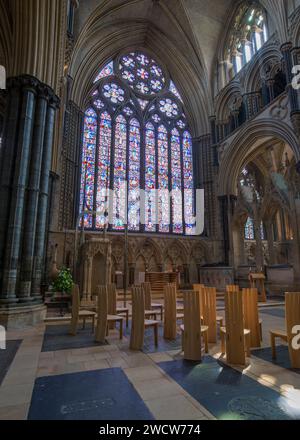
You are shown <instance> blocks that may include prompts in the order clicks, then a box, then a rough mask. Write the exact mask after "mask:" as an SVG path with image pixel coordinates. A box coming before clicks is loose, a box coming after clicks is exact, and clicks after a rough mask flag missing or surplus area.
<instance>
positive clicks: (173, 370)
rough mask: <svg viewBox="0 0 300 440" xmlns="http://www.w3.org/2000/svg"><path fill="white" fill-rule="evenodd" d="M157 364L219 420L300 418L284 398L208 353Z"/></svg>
mask: <svg viewBox="0 0 300 440" xmlns="http://www.w3.org/2000/svg"><path fill="white" fill-rule="evenodd" d="M159 366H160V368H162V369H163V370H164V371H165V372H166V373H167V374H168V375H169V376H170V377H171V378H172V379H174V380H175V381H176V382H177V383H178V384H179V385H180V386H182V387H183V388H184V389H185V390H186V391H187V392H188V393H189V394H190V395H191V396H192V397H193V398H194V399H196V400H197V401H198V402H199V403H200V404H201V405H203V406H204V407H205V408H207V409H208V411H210V412H211V413H212V414H213V415H214V416H215V417H216V418H218V419H220V420H293V419H299V420H300V408H295V407H294V405H293V404H292V402H289V400H288V399H287V398H285V397H283V396H282V395H281V394H279V393H277V392H276V391H274V390H273V389H271V388H269V387H266V386H264V385H262V384H260V383H259V382H257V381H256V380H254V379H252V378H250V377H248V376H246V375H244V374H242V373H241V372H239V371H237V370H235V369H233V368H231V367H229V366H227V365H225V364H223V363H222V362H219V361H216V360H215V359H213V358H212V357H210V356H206V357H204V359H203V362H202V363H194V362H188V361H184V360H175V361H172V362H161V363H159Z"/></svg>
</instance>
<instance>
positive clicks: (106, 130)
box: [96, 112, 112, 229]
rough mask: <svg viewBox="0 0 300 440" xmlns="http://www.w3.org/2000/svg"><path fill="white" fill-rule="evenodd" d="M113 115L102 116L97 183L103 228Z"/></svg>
mask: <svg viewBox="0 0 300 440" xmlns="http://www.w3.org/2000/svg"><path fill="white" fill-rule="evenodd" d="M111 134H112V126H111V116H110V115H109V114H108V113H107V112H104V113H102V115H101V117H100V127H99V144H98V183H97V215H96V228H97V229H101V228H103V227H104V225H105V224H106V218H105V212H106V210H108V209H109V207H108V189H109V177H110V151H111Z"/></svg>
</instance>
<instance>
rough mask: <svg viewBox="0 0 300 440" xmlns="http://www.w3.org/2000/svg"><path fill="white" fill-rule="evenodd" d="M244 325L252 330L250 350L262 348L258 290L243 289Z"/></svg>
mask: <svg viewBox="0 0 300 440" xmlns="http://www.w3.org/2000/svg"><path fill="white" fill-rule="evenodd" d="M242 292H243V293H242V295H243V308H244V325H245V328H246V329H249V330H250V348H256V347H260V346H261V337H260V336H261V335H260V325H259V315H258V291H257V289H253V288H252V289H243V291H242Z"/></svg>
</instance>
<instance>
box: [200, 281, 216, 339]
mask: <svg viewBox="0 0 300 440" xmlns="http://www.w3.org/2000/svg"><path fill="white" fill-rule="evenodd" d="M201 296H202V302H201V304H200V306H201V307H202V308H201V311H202V316H203V324H204V325H207V326H208V342H209V343H216V342H217V289H216V288H215V287H205V288H204V289H202V290H201Z"/></svg>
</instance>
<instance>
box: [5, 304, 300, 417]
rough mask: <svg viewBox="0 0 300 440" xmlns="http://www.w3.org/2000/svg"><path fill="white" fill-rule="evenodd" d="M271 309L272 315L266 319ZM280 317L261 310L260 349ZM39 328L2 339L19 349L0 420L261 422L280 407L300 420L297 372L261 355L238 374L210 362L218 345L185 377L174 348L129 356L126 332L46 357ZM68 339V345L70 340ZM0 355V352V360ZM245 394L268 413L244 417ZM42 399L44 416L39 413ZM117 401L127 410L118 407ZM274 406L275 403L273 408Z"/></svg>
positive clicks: (42, 330)
mask: <svg viewBox="0 0 300 440" xmlns="http://www.w3.org/2000/svg"><path fill="white" fill-rule="evenodd" d="M274 310H277V313H274V312H273V313H272V311H274ZM280 310H283V307H282V305H278V306H273V307H272V308H271V307H270V308H267V309H265V308H264V309H261V310H260V312H261V313H260V316H261V318H262V319H263V347H264V348H267V347H269V345H270V344H269V330H270V329H271V328H272V329H274V328H278V329H283V328H284V325H285V322H284V316H282V312H281V311H280ZM220 313H224V312H223V311H221V312H220ZM45 329H46V326H45V325H39V326H37V327H35V328H33V329H27V330H24V331H14V332H9V333H8V340H9V341H20V340H21V343H18V345H16V349H15V351H16V353H14V350H12V353H13V354H12V355H11V358H10V359H8V364H9V365H6V370H5V372H4V377H2V383H0V420H12V419H13V420H24V419H27V418H30V419H38V418H48V419H55V418H56V419H57V418H62V419H86V418H91V419H98V418H101V417H102V416H103V417H105V418H106V419H118V418H120V417H121V418H123V419H128V420H132V419H138V418H141V419H143V418H145V419H156V420H176V419H179V420H203V419H215V418H218V419H222V418H230V419H239V418H242V419H245V418H250V419H251V418H262V419H263V418H267V416H266V414H270V417H271V418H272V417H273V418H276V417H277V418H280V414H281V413H280V411H281V410H282V408H283V409H284V408H285V414H283V413H282V415H283V417H282V418H285V417H287V418H294V419H295V418H297V419H298V418H299V419H300V374H299V371H291V370H290V369H289V368H286V367H283V366H280V365H276V364H274V363H271V362H270V361H269V360H266V359H265V358H264V356H262V357H259V356H254V355H252V356H251V358H250V359H248V365H247V367H246V368H244V369H241V368H234V369H233V368H228V367H227V366H226V365H225V364H224V360H222V362H223V363H221V364H220V363H216V360H218V359H219V358H220V345H219V344H217V345H215V346H210V353H209V357H207V358H206V359H205V362H203V364H201V366H199V365H197V364H194V365H191V364H190V365H189V366H188V369H187V370H186V368H187V367H186V364H184V363H183V360H182V353H181V350H180V348H178V347H177V348H176V349H175V350H174V349H171V350H168V346H164V349H165V351H155V350H153V352H149V351H147V353H144V352H142V351H141V352H132V351H130V350H129V348H128V345H129V338H128V332H127V333H126V335H125V337H124V339H123V341H122V342H120V341H119V339H118V332H117V331H112V332H111V333H110V336H109V337H108V344H107V345H102V346H95V345H94V344H93V337H92V334H90V338H88V337H87V332H88V331H89V330H88V329H86V331H85V332H86V333H85V337H84V339H83V340H84V346H82V347H81V348H66V346H65V345H63V346H59V344H58V345H57V346H56V347H55V349H54V350H53V351H49V349H48V350H47V351H45V345H44V336H45ZM47 331H48V333H49V327H48V330H47ZM80 332H81V330H79V333H80ZM50 333H51V332H50ZM54 333H55V332H54ZM62 337H64V338H65V335H62ZM149 337H150V336H149ZM69 338H70V342H71V341H72V337H71V336H69ZM64 341H65V339H64ZM12 344H13V343H12ZM64 344H65V342H64ZM43 347H44V348H43ZM50 348H51V347H50ZM42 350H44V351H42ZM150 351H151V350H150ZM3 353H4V352H3V351H2V353H1V351H0V359H1V356H2V357H3V356H4V355H3ZM175 361H176V362H175ZM172 362H173V364H169V365H168V363H172ZM172 365H173V367H174V368H173V369H172V368H171V367H172ZM0 368H1V362H0ZM171 370H172V373H171ZM0 373H1V372H0ZM237 373H238V374H237ZM193 374H194V375H195V374H199V378H201V381H202V382H201V384H202V385H201V387H202V388H201V387H200V388H199V390H198V391H197V392H190V389H189V386H190V384H189V383H188V381H187V380H188V379H190V377H189V376H190V375H193ZM0 378H1V374H0ZM246 378H247V384H246V385H247V388H245V387H246V385H244V382H245V379H246ZM248 378H249V380H248ZM250 379H251V380H250ZM76 383H77V384H78V386H76ZM196 383H197V382H196ZM101 384H103V386H101ZM118 389H119V393H118V392H116V391H117V390H118ZM80 390H81V391H80ZM89 390H90V391H89ZM110 390H111V391H110ZM249 390H250V391H251V393H250V394H251V396H249ZM271 391H272V392H271ZM233 392H234V394H232V393H233ZM47 393H49V394H47ZM252 394H253V395H252ZM245 395H248V396H249V398H248V401H247V402H246V403H247V405H248V406H249V405H253V402H254V404H255V402H260V404H261V406H265V405H266V402H268V405H269V412H264V411H263V410H262V413H261V414H260V413H259V411H258V413H257V412H256V414H254V415H253V417H252V415H251V414H250V415H249V411H248V413H247V409H245V399H246V397H245ZM47 396H49V398H48V412H47V410H46V409H45V407H44V406H43V405H44V403H45V398H46V399H47ZM58 396H59V397H60V398H59V399H58ZM232 396H234V401H233V399H232ZM123 399H125V400H124V402H125V403H126V404H125V403H124V402H123V403H124V404H123V405H121V403H122V402H121V401H123ZM126 399H127V400H126ZM243 399H244V400H243ZM251 399H252V400H251ZM229 400H230V402H229ZM273 400H274V402H273ZM241 401H243V403H242V404H241ZM275 401H276V402H277V403H278V402H279V403H278V405H277V403H276V405H277V406H276V408H275V409H274V408H273V406H272V405H273V403H275ZM206 402H209V404H208V403H206ZM220 402H221V403H222V405H221V406H220ZM120 405H121V406H120ZM205 405H206V406H205ZM239 405H240V406H239ZM241 407H243V409H242V410H241V409H240V410H239V408H241ZM229 408H230V411H229ZM45 411H46V412H45ZM276 411H279V412H278V413H277V412H276ZM250 412H251V411H250ZM45 414H46V415H45ZM278 414H279V415H278ZM118 416H119V417H118Z"/></svg>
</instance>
